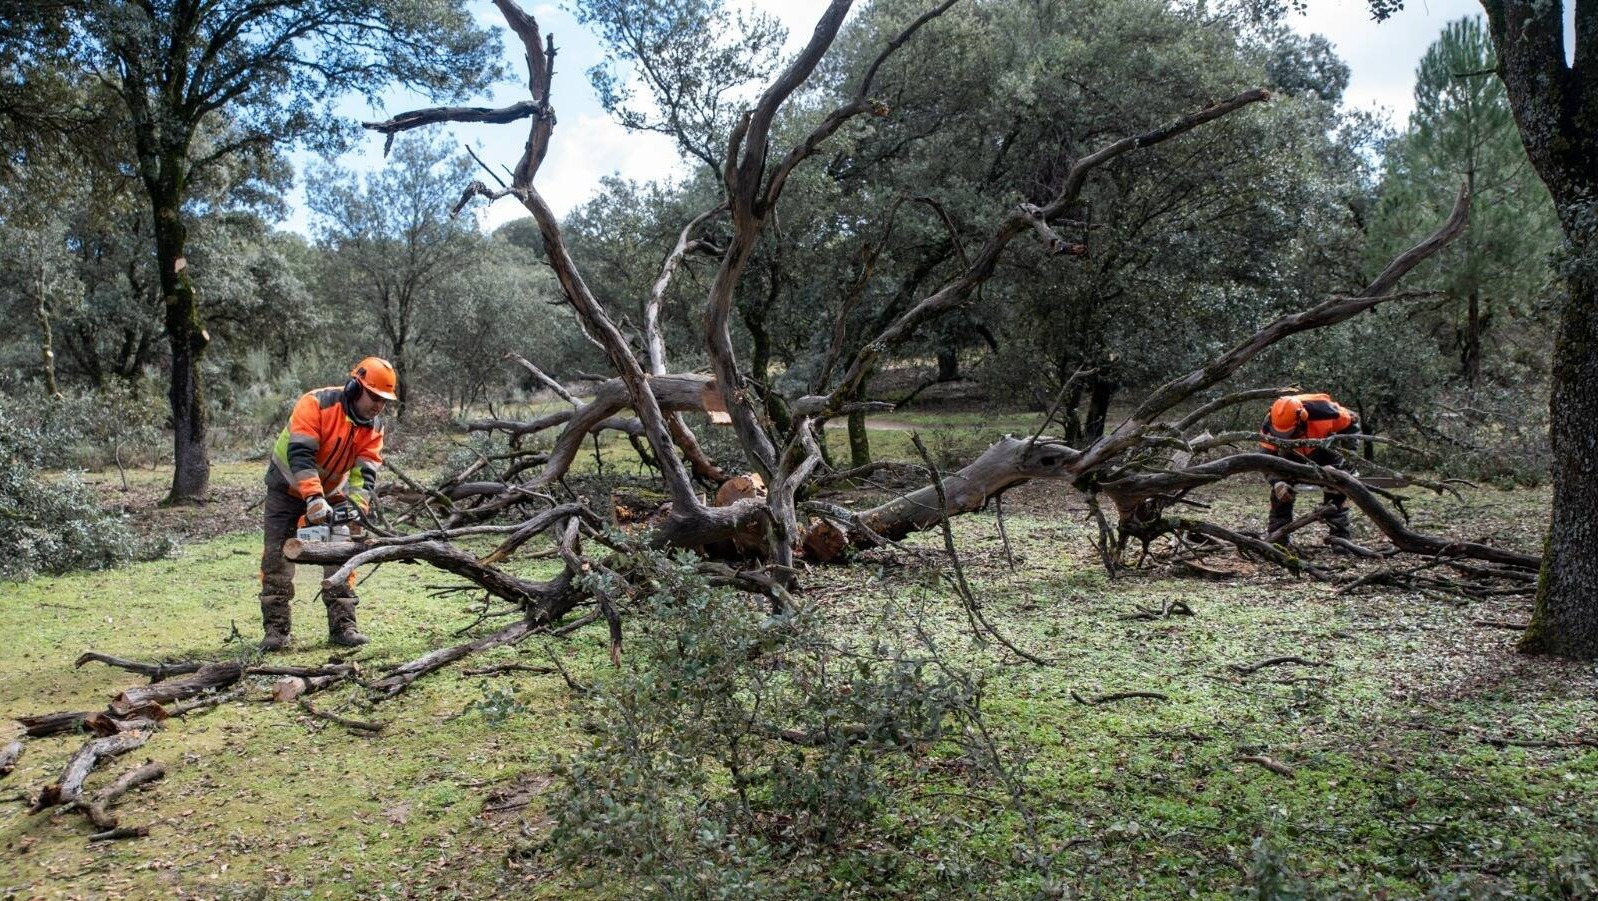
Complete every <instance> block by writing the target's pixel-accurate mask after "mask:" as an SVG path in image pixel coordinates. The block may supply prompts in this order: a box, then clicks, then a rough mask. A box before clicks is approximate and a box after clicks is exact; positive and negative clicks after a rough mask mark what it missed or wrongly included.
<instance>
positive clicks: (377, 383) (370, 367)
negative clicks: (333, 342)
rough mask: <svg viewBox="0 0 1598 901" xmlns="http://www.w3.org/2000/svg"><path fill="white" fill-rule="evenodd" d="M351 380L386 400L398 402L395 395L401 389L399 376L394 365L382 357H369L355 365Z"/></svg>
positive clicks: (351, 371) (351, 372)
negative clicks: (396, 390)
mask: <svg viewBox="0 0 1598 901" xmlns="http://www.w3.org/2000/svg"><path fill="white" fill-rule="evenodd" d="M350 378H352V379H354V380H356V381H357V382H360V383H361V387H362V388H365V389H366V390H367V391H370V392H372V394H374V395H376V396H377V397H381V398H382V399H384V400H398V399H399V397H398V395H396V394H395V393H394V391H395V389H397V388H399V375H398V374H397V373H395V372H394V364H393V363H390V362H389V361H387V360H385V359H383V358H382V357H367V358H366V359H364V360H362V361H361V362H359V363H356V364H355V368H354V369H351V370H350Z"/></svg>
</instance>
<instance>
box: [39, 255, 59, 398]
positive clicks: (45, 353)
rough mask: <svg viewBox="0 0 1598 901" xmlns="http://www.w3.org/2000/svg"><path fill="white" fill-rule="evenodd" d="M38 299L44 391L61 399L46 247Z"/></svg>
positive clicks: (40, 259)
mask: <svg viewBox="0 0 1598 901" xmlns="http://www.w3.org/2000/svg"><path fill="white" fill-rule="evenodd" d="M34 285H35V287H36V288H37V289H38V297H37V298H36V302H35V304H34V307H33V315H34V316H35V317H36V318H37V319H38V320H39V365H40V367H41V368H42V369H43V370H44V390H45V392H46V393H47V394H49V395H50V397H51V398H52V399H59V398H60V397H61V388H60V386H58V385H57V384H56V380H55V337H54V335H53V333H52V331H51V329H50V292H49V285H48V280H47V278H46V276H45V260H44V247H43V246H42V242H41V246H40V247H39V278H38V279H37V280H36V281H35V282H34Z"/></svg>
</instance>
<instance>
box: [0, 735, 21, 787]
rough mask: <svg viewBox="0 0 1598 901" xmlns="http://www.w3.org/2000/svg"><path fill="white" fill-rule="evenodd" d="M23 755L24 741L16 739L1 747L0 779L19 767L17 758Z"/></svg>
mask: <svg viewBox="0 0 1598 901" xmlns="http://www.w3.org/2000/svg"><path fill="white" fill-rule="evenodd" d="M21 756H22V742H20V741H14V742H12V743H10V744H8V745H6V746H5V747H4V748H0V779H4V778H5V777H7V776H9V775H11V771H12V770H14V769H16V768H17V759H18V758H20V757H21Z"/></svg>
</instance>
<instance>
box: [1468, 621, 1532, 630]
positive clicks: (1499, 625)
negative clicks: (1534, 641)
mask: <svg viewBox="0 0 1598 901" xmlns="http://www.w3.org/2000/svg"><path fill="white" fill-rule="evenodd" d="M1471 625H1473V626H1482V627H1485V628H1488V629H1513V630H1516V631H1520V632H1524V631H1525V630H1526V627H1527V626H1528V625H1529V623H1511V622H1505V621H1503V620H1496V619H1478V620H1474V621H1472V622H1471Z"/></svg>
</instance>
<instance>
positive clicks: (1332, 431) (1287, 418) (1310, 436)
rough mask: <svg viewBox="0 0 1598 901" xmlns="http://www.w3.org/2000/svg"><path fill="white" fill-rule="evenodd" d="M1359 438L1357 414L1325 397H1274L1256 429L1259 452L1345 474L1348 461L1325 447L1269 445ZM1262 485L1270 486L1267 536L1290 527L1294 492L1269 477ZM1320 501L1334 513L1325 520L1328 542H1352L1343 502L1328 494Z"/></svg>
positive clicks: (1339, 496)
mask: <svg viewBox="0 0 1598 901" xmlns="http://www.w3.org/2000/svg"><path fill="white" fill-rule="evenodd" d="M1358 433H1359V414H1357V413H1355V412H1354V411H1353V410H1350V409H1348V408H1347V407H1345V406H1343V405H1342V404H1340V403H1338V402H1337V401H1335V400H1332V396H1331V395H1330V394H1293V395H1289V396H1287V397H1278V398H1277V399H1276V401H1275V402H1274V403H1272V404H1271V411H1270V413H1269V414H1268V415H1267V416H1266V417H1265V422H1264V423H1263V424H1262V425H1261V426H1260V448H1261V449H1262V450H1263V451H1265V452H1266V453H1268V454H1274V455H1276V456H1278V457H1283V458H1285V459H1288V460H1292V461H1294V462H1296V463H1303V462H1305V461H1306V460H1307V461H1308V462H1311V463H1315V464H1318V465H1320V466H1330V467H1333V468H1336V469H1347V468H1348V463H1347V458H1345V457H1344V456H1343V455H1342V454H1339V453H1337V452H1336V451H1334V450H1332V449H1330V448H1328V447H1279V446H1277V445H1275V444H1272V443H1271V442H1270V439H1271V438H1283V439H1290V440H1306V441H1315V440H1320V439H1323V438H1329V437H1331V436H1333V435H1356V434H1358ZM1266 480H1267V481H1269V482H1270V484H1271V516H1270V519H1269V520H1268V523H1267V525H1266V527H1265V533H1266V534H1267V535H1269V534H1271V533H1273V532H1275V531H1276V530H1277V529H1280V528H1281V527H1282V526H1285V525H1287V524H1288V523H1290V522H1292V521H1293V500H1294V497H1295V492H1294V490H1293V483H1292V482H1290V481H1288V480H1286V479H1283V478H1282V477H1281V476H1278V475H1274V474H1273V475H1268V476H1266ZM1322 498H1323V502H1324V503H1327V504H1331V505H1332V506H1333V507H1335V508H1336V509H1335V510H1334V511H1333V512H1332V514H1331V515H1329V516H1327V517H1326V525H1327V526H1328V528H1329V529H1330V531H1331V534H1332V537H1334V538H1344V539H1347V538H1352V537H1353V533H1352V532H1351V531H1350V530H1349V522H1348V497H1347V496H1346V495H1343V494H1341V493H1340V492H1336V491H1331V490H1327V491H1326V492H1325V493H1324V494H1323V495H1322Z"/></svg>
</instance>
